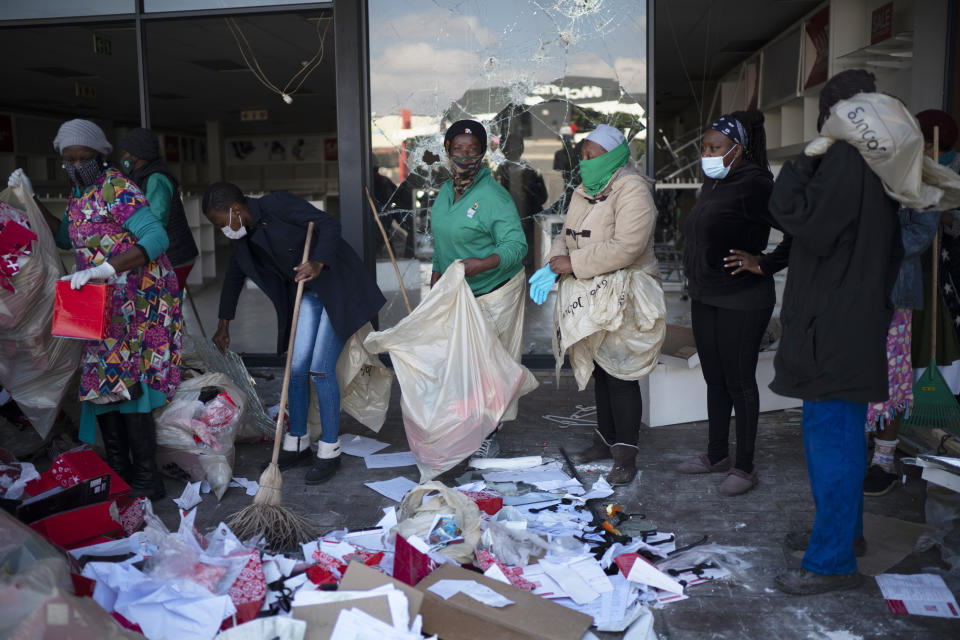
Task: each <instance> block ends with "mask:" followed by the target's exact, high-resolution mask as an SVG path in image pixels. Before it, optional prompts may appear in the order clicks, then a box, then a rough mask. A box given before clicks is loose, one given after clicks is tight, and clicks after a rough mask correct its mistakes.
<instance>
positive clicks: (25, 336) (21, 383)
mask: <svg viewBox="0 0 960 640" xmlns="http://www.w3.org/2000/svg"><path fill="white" fill-rule="evenodd" d="M0 200H3V201H4V202H6V203H7V204H9V205H10V206H12V207H15V208H17V209H19V210H21V211H23V212H24V213H25V214H26V217H27V220H28V221H29V223H30V229H31V231H33V232H34V233H35V234H37V240H35V241H34V242H33V246H32V247H31V251H32V256H31V257H30V259H29V260H27V261H26V264H24V266H23V268H22V269H21V270H20V272H19V273H18V274H17V275H15V276H13V278H11V283H12V284H13V287H14V289H15V290H16V293H11V292H9V291H7V290H5V289H2V288H0V385H2V386H3V387H4V388H5V389H6V390H7V391H9V392H10V395H11V396H13V399H14V400H16V402H17V405H19V407H20V409H21V410H23V413H24V415H26V416H27V418H28V419H29V420H30V423H31V424H32V425H33V427H34V429H36V430H37V433H39V434H40V436H41V437H44V438H45V437H46V436H47V434H48V433H49V432H50V428H51V427H52V426H53V423H54V421H55V420H56V418H57V411H58V409H59V407H60V401H61V400H63V395H64V393H66V390H67V387H69V386H70V379H71V378H72V377H73V376H74V374H76V373H77V370H78V368H79V365H80V355H81V349H82V347H83V342H82V341H80V340H65V339H63V338H54V337H53V336H51V335H50V323H51V321H52V320H53V298H54V284H55V283H56V281H57V279H59V278H60V276H61V275H63V264H62V263H61V262H60V255H59V254H58V253H57V247H56V244H55V243H54V241H53V235H52V234H51V233H50V228H49V227H48V226H47V223H46V220H44V218H43V214H42V213H41V212H40V208H39V207H38V206H37V204H36V203H35V202H34V201H33V198H31V197H29V196H28V195H27V193H26V191H25V190H24V188H23V187H22V186H18V187H16V188H7V189H5V190H4V191H2V192H0Z"/></svg>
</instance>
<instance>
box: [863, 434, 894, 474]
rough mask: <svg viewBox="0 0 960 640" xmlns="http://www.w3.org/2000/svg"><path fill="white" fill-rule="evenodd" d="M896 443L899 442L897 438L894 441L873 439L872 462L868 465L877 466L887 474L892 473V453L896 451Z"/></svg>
mask: <svg viewBox="0 0 960 640" xmlns="http://www.w3.org/2000/svg"><path fill="white" fill-rule="evenodd" d="M898 442H900V439H899V438H897V439H896V440H879V439H874V441H873V460H872V461H871V463H870V464H875V465H877V466H879V467H880V468H881V469H883V470H884V471H886V472H887V473H893V462H894V453H895V452H896V450H897V443H898Z"/></svg>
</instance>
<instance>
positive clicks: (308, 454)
mask: <svg viewBox="0 0 960 640" xmlns="http://www.w3.org/2000/svg"><path fill="white" fill-rule="evenodd" d="M315 457H316V454H314V453H313V451H311V450H310V449H309V448H307V449H305V450H303V451H281V452H280V455H279V456H277V466H278V467H280V471H286V470H287V469H293V468H294V467H305V466H307V465H308V464H310V463H311V462H312V461H313V459H314V458H315ZM269 465H270V461H269V460H267V461H266V463H264V465H263V466H262V467H261V469H260V473H263V471H264V470H265V469H266V468H267V467H268V466H269Z"/></svg>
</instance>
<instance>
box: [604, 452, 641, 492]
mask: <svg viewBox="0 0 960 640" xmlns="http://www.w3.org/2000/svg"><path fill="white" fill-rule="evenodd" d="M637 450H638V449H637V447H635V446H634V445H632V444H623V443H622V442H618V443H617V444H615V445H613V446H611V447H610V452H611V453H612V454H613V469H611V470H610V473H608V474H607V483H608V484H609V485H610V486H611V487H617V486H620V485H625V484H630V483H631V482H633V479H634V478H636V477H637Z"/></svg>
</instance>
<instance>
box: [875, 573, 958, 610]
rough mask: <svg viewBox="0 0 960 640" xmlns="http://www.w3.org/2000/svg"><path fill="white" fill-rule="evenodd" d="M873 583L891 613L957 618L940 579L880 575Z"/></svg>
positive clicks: (947, 590)
mask: <svg viewBox="0 0 960 640" xmlns="http://www.w3.org/2000/svg"><path fill="white" fill-rule="evenodd" d="M877 584H878V585H879V586H880V591H881V592H882V593H883V598H884V599H885V600H886V601H887V606H888V607H889V608H890V612H891V613H911V614H913V615H917V616H934V617H937V618H960V610H958V607H957V599H956V598H954V597H953V594H952V593H951V592H950V589H949V588H948V587H947V585H946V583H944V581H943V578H942V577H940V576H938V575H936V574H930V573H921V574H917V575H900V574H895V573H883V574H880V575H879V576H877Z"/></svg>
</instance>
